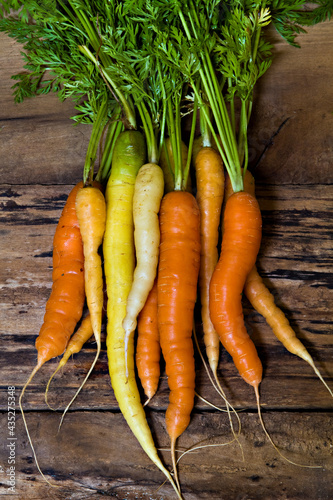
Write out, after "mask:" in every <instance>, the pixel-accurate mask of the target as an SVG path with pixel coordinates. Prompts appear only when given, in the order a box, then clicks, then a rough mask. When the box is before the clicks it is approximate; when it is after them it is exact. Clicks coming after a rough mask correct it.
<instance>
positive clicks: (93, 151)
mask: <svg viewBox="0 0 333 500" xmlns="http://www.w3.org/2000/svg"><path fill="white" fill-rule="evenodd" d="M107 119H108V98H107V96H105V97H104V98H103V101H102V103H101V105H100V107H99V109H98V112H97V114H96V117H95V119H94V122H93V126H92V131H91V136H90V140H89V144H88V148H87V153H86V159H85V163H84V167H83V183H84V184H87V183H91V182H92V180H93V177H94V164H95V160H96V156H97V149H98V145H99V141H100V138H101V137H102V134H103V130H104V127H105V124H106V122H107Z"/></svg>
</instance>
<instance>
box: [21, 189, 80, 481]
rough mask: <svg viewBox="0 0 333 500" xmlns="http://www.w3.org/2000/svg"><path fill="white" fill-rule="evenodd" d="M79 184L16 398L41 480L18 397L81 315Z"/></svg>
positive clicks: (59, 234)
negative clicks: (32, 357)
mask: <svg viewBox="0 0 333 500" xmlns="http://www.w3.org/2000/svg"><path fill="white" fill-rule="evenodd" d="M82 185H83V184H82V182H79V183H78V184H77V185H76V186H75V187H74V188H73V189H72V191H71V192H70V194H69V196H68V199H67V202H66V205H65V207H64V209H63V211H62V214H61V217H60V219H59V222H58V225H57V228H56V231H55V235H54V240H53V273H52V279H53V285H52V290H51V294H50V297H49V299H48V301H47V303H46V312H45V316H44V322H43V325H42V327H41V329H40V332H39V336H38V337H37V340H36V348H37V352H38V357H37V364H36V366H35V368H34V369H33V371H32V372H31V374H30V376H29V378H28V380H27V381H26V383H25V385H24V386H23V389H22V392H21V394H20V398H19V407H20V410H21V413H22V418H23V422H24V425H25V428H26V431H27V434H28V438H29V442H30V445H31V448H32V452H33V455H34V458H35V461H36V464H37V468H38V470H39V472H40V473H41V474H42V476H43V477H45V476H44V475H43V473H42V471H41V470H40V468H39V465H38V461H37V457H36V454H35V450H34V447H33V444H32V441H31V439H30V435H29V432H28V428H27V423H26V420H25V416H24V413H23V408H22V398H23V395H24V393H25V390H26V388H27V386H28V385H29V384H30V382H31V380H32V378H33V377H34V375H35V374H36V372H37V371H38V370H39V369H40V367H41V366H43V364H44V363H46V362H47V361H48V360H50V359H51V358H54V357H56V356H59V355H60V354H62V353H63V351H64V350H65V348H66V346H67V343H68V340H69V338H70V336H71V335H72V333H73V331H74V329H75V326H76V324H77V322H78V321H79V319H80V318H81V316H82V311H83V306H84V301H85V292H84V257H83V244H82V238H81V233H80V229H79V222H78V220H77V216H76V211H75V199H76V194H77V192H78V190H79V189H80V188H81V187H82ZM45 479H46V478H45ZM46 481H47V479H46ZM47 482H49V481H47Z"/></svg>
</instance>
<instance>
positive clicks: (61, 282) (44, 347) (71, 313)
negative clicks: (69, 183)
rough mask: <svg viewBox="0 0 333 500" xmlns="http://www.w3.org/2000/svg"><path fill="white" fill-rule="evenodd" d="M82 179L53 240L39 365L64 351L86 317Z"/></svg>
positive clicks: (40, 336)
mask: <svg viewBox="0 0 333 500" xmlns="http://www.w3.org/2000/svg"><path fill="white" fill-rule="evenodd" d="M81 187H82V182H80V183H79V184H77V185H76V186H75V187H74V189H73V190H72V191H71V193H70V194H69V196H68V199H67V203H66V205H65V207H64V209H63V212H62V214H61V217H60V219H59V223H58V226H57V228H56V232H55V235H54V240H53V273H52V280H53V285H52V290H51V295H50V297H49V299H48V301H47V303H46V313H45V316H44V322H43V325H42V327H41V329H40V332H39V336H38V337H37V340H36V348H37V351H38V362H37V366H38V367H39V368H40V367H41V366H42V364H44V363H45V362H46V361H48V360H49V359H51V358H54V357H56V356H59V355H60V354H62V353H63V352H64V350H65V348H66V346H67V343H68V340H69V338H70V336H71V335H72V333H73V331H74V329H75V326H76V324H77V322H78V321H79V319H80V318H81V316H82V311H83V305H84V300H85V292H84V257H83V245H82V238H81V233H80V229H79V223H78V220H77V216H76V211H75V199H76V194H77V192H78V190H79V189H80V188H81Z"/></svg>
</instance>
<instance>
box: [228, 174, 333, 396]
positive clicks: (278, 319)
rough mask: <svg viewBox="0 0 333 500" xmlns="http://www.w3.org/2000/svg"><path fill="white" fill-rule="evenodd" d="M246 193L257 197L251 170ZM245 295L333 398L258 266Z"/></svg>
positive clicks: (245, 177) (229, 191) (248, 175)
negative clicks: (260, 273)
mask: <svg viewBox="0 0 333 500" xmlns="http://www.w3.org/2000/svg"><path fill="white" fill-rule="evenodd" d="M225 186H226V187H225V199H228V198H229V197H230V196H231V195H232V193H233V189H232V185H231V182H230V179H229V178H227V179H226V183H225ZM244 191H246V192H247V193H250V194H252V196H254V195H255V181H254V177H253V175H252V174H251V173H250V171H249V170H246V172H245V175H244ZM244 293H245V295H246V297H247V298H248V299H249V301H250V302H251V304H252V306H253V308H254V309H255V310H256V311H257V312H258V313H259V314H261V315H262V316H263V317H264V318H265V319H266V321H267V323H268V324H269V326H270V327H271V328H272V331H273V333H274V335H275V336H276V338H277V339H278V340H279V341H280V342H281V343H282V344H283V346H284V347H285V348H286V349H287V350H288V351H289V352H291V353H292V354H295V355H296V356H299V357H300V358H302V359H304V361H306V362H307V363H309V365H310V366H311V367H312V369H313V370H314V372H315V374H316V375H317V376H318V377H319V379H320V380H321V381H322V382H323V384H324V385H325V387H326V389H327V390H328V391H329V393H330V394H331V396H332V397H333V393H332V391H331V389H330V388H329V387H328V385H327V384H326V382H325V381H324V379H323V377H322V376H321V374H320V372H319V370H318V368H317V367H316V366H315V364H314V361H313V358H312V356H311V355H310V353H309V352H308V351H307V349H306V347H305V346H304V345H303V344H302V342H301V341H300V340H299V339H298V338H297V336H296V333H295V332H294V330H293V329H292V327H291V326H290V323H289V321H288V320H287V318H286V316H285V314H284V313H283V311H281V309H280V308H279V307H277V306H276V304H275V301H274V297H273V295H272V294H271V292H270V291H269V289H268V288H267V287H266V285H265V283H264V282H263V280H262V278H261V276H260V275H259V273H258V270H257V267H256V266H254V267H253V268H252V270H251V271H250V273H249V275H248V277H247V279H246V282H245V287H244Z"/></svg>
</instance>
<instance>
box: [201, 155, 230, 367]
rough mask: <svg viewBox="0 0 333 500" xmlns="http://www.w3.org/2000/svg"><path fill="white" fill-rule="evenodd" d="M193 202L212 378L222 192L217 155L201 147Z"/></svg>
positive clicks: (216, 356)
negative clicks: (213, 287) (212, 291)
mask: <svg viewBox="0 0 333 500" xmlns="http://www.w3.org/2000/svg"><path fill="white" fill-rule="evenodd" d="M195 172H196V181H197V195H196V198H197V202H198V205H199V209H200V237H201V259H200V274H199V288H200V300H201V317H202V323H203V332H204V342H205V346H206V352H207V357H208V361H209V365H210V367H211V370H212V372H213V374H214V376H216V371H217V365H218V362H219V352H220V340H219V336H218V335H217V333H216V331H215V328H214V326H213V324H212V322H211V319H210V312H209V284H210V280H211V277H212V274H213V271H214V269H215V266H216V264H217V261H218V250H217V245H218V238H219V232H218V229H219V225H220V219H221V207H222V200H223V192H224V172H223V163H222V159H221V156H220V155H219V153H218V152H217V151H216V150H215V149H213V148H211V147H203V148H201V149H200V150H199V152H198V153H197V155H196V157H195Z"/></svg>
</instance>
